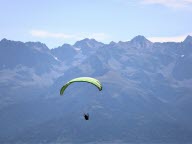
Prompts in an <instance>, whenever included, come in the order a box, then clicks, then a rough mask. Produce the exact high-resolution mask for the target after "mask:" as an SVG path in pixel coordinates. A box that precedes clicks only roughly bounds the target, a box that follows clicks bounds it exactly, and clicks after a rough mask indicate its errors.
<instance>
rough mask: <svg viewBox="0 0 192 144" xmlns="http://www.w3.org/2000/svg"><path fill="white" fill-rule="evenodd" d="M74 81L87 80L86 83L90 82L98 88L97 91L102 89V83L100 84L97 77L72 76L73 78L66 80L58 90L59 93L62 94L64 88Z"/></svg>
mask: <svg viewBox="0 0 192 144" xmlns="http://www.w3.org/2000/svg"><path fill="white" fill-rule="evenodd" d="M74 82H87V83H90V84H92V85H95V86H96V87H97V88H98V89H99V91H101V90H102V85H101V83H100V82H99V81H98V80H97V79H95V78H92V77H78V78H74V79H72V80H70V81H68V82H67V83H66V84H65V85H64V86H63V87H62V88H61V90H60V95H63V93H64V91H65V89H66V88H67V87H68V86H69V85H70V84H72V83H74Z"/></svg>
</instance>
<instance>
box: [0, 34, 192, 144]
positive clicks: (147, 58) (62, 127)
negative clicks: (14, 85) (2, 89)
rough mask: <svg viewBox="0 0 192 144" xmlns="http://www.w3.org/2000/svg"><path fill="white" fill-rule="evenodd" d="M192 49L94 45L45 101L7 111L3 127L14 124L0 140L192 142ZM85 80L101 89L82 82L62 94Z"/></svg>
mask: <svg viewBox="0 0 192 144" xmlns="http://www.w3.org/2000/svg"><path fill="white" fill-rule="evenodd" d="M191 47H192V45H191V42H190V37H187V38H186V40H185V41H184V42H181V43H170V42H167V43H152V42H150V41H148V40H147V39H145V38H144V37H142V36H138V37H135V38H134V39H133V40H131V41H129V42H119V43H114V42H113V43H110V44H108V45H102V46H101V47H100V46H98V47H92V48H90V49H94V51H92V50H91V52H90V53H89V52H87V53H81V54H82V55H84V57H81V58H80V57H78V58H79V64H77V63H76V65H73V63H74V61H76V60H77V59H75V57H77V55H79V54H78V53H77V54H75V53H73V55H74V57H73V56H72V57H73V58H72V59H71V61H69V62H68V65H69V66H70V65H71V66H70V67H69V68H68V69H66V70H65V71H64V73H62V75H61V76H60V77H59V78H57V79H56V80H55V81H54V83H52V84H51V85H49V87H48V88H47V89H46V91H44V92H43V93H42V95H40V97H39V98H35V100H31V101H30V102H25V103H23V102H20V103H19V105H11V106H9V107H6V108H4V109H2V110H1V113H2V115H1V116H0V124H1V127H2V128H6V126H7V125H10V127H9V129H8V130H7V131H5V132H1V138H0V139H1V142H2V143H7V142H8V143H26V142H27V143H67V142H68V143H91V142H92V143H102V142H103V143H191V142H192V139H191V138H192V125H191V121H192V116H191V114H190V113H191V112H190V109H191V105H192V102H191V100H192V97H191V92H192V87H191V83H192V78H191V75H192V73H191V67H189V66H190V63H191V60H192V57H191V54H192V51H191ZM70 48H72V51H73V50H74V46H70ZM63 52H65V51H64V50H63ZM74 52H75V51H74ZM52 54H53V53H52ZM58 54H59V53H58ZM62 58H63V61H64V57H61V58H60V59H62ZM183 59H184V60H183ZM79 76H91V77H95V78H97V79H98V80H100V82H101V83H102V84H103V90H102V91H101V92H100V91H98V89H97V88H95V87H93V86H91V85H89V84H85V83H78V84H73V85H71V86H69V88H68V89H67V90H66V93H65V94H64V96H62V97H61V96H59V90H60V88H61V86H62V85H63V84H65V83H66V82H67V81H68V80H70V79H71V78H75V77H79ZM84 112H89V114H90V121H84V119H83V117H82V115H83V113H84ZM7 113H9V114H10V115H11V116H8V115H7ZM14 114H15V115H14ZM17 114H19V115H20V116H17ZM29 114H30V115H29ZM8 119H12V120H14V121H15V122H16V123H17V125H15V124H14V123H13V121H11V120H8ZM20 121H22V123H20ZM18 129H19V131H17V130H18Z"/></svg>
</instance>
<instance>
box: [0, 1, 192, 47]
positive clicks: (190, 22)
mask: <svg viewBox="0 0 192 144" xmlns="http://www.w3.org/2000/svg"><path fill="white" fill-rule="evenodd" d="M137 35H143V36H145V37H146V38H148V39H149V40H151V41H183V40H184V38H185V37H186V36H187V35H192V0H0V39H3V38H7V39H10V40H16V41H23V42H27V41H41V42H43V43H45V44H46V45H47V46H48V47H49V48H53V47H57V46H60V45H62V44H64V43H69V44H74V43H75V42H76V41H77V40H81V39H83V38H94V39H96V40H97V41H100V42H103V43H109V42H110V41H115V42H118V41H120V40H121V41H128V40H130V39H132V38H133V37H135V36H137Z"/></svg>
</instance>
